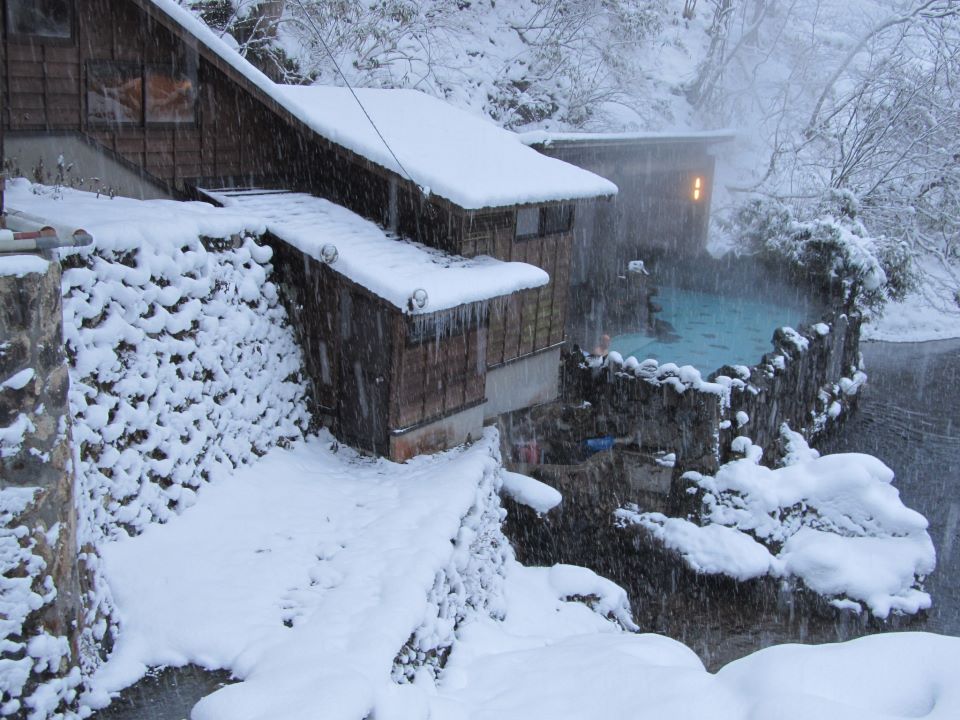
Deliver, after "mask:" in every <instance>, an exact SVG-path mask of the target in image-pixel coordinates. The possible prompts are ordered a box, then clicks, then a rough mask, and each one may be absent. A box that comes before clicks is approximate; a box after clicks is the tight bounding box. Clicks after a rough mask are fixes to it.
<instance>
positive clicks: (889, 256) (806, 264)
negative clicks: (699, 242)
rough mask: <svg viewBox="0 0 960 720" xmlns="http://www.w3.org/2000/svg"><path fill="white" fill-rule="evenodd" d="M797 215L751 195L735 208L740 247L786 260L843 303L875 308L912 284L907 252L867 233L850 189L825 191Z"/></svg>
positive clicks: (900, 296) (898, 296) (899, 244)
mask: <svg viewBox="0 0 960 720" xmlns="http://www.w3.org/2000/svg"><path fill="white" fill-rule="evenodd" d="M805 214H806V215H807V216H808V217H807V218H806V219H800V218H798V217H797V216H796V214H795V211H794V210H792V209H791V208H790V207H788V206H787V205H785V204H783V203H781V202H779V201H776V200H753V201H751V202H748V203H746V204H744V205H743V206H741V207H740V208H739V209H738V210H737V214H736V218H735V220H734V223H733V226H734V234H735V236H736V237H737V242H738V245H739V247H740V249H741V250H743V251H746V252H749V253H753V254H758V255H760V256H761V257H764V258H767V259H769V260H771V261H773V262H784V261H785V262H787V263H789V264H790V265H792V266H794V267H795V268H797V269H798V271H800V272H802V273H804V274H806V275H807V276H808V277H809V278H810V279H811V280H812V281H813V282H815V283H817V284H820V285H822V286H823V287H824V288H833V289H836V290H838V291H839V293H840V294H841V297H842V299H843V301H844V302H845V303H849V304H851V305H853V306H856V307H863V308H869V309H872V310H874V311H879V310H880V309H882V307H883V304H884V303H885V302H886V300H887V299H888V298H889V299H894V300H902V299H903V297H904V296H905V295H906V293H907V292H908V291H909V290H910V289H911V288H912V287H913V284H914V280H913V277H912V270H911V258H910V253H909V252H908V251H907V248H906V246H905V245H904V244H903V243H902V242H899V241H895V240H891V239H888V238H884V237H872V236H871V235H870V234H869V232H868V231H867V229H866V228H865V227H864V225H863V223H862V222H861V221H860V219H859V217H858V214H859V213H858V206H857V201H856V199H855V198H854V197H853V196H852V195H851V194H850V193H843V192H839V191H831V192H828V193H827V194H826V195H825V196H824V198H823V199H822V200H821V202H820V203H819V204H818V205H816V206H815V207H813V208H811V209H808V210H807V211H806V213H805Z"/></svg>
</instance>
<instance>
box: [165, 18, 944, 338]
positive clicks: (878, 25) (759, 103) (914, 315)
mask: <svg viewBox="0 0 960 720" xmlns="http://www.w3.org/2000/svg"><path fill="white" fill-rule="evenodd" d="M181 3H182V4H188V5H189V6H190V7H191V8H192V9H193V10H194V11H195V12H198V13H200V14H201V15H202V16H203V17H204V18H205V19H206V20H207V22H209V23H210V24H211V25H213V26H214V27H215V28H217V30H218V32H220V33H222V34H223V35H224V37H225V38H227V39H228V40H229V41H230V42H231V43H233V44H235V45H237V46H238V47H239V49H240V51H241V52H242V53H243V54H245V55H246V56H247V57H248V58H249V59H251V60H252V61H253V62H255V63H257V64H258V65H260V66H261V67H262V68H263V69H264V70H265V71H267V72H268V74H271V75H272V76H273V77H275V78H277V79H283V80H285V81H288V82H317V83H321V84H330V85H343V84H345V82H349V83H350V84H351V85H355V86H358V87H404V88H417V89H419V90H422V91H424V92H427V93H429V94H433V95H436V96H438V97H442V98H444V99H445V100H447V101H448V102H450V103H452V104H454V105H457V106H460V107H463V108H466V109H469V110H470V111H472V112H474V113H476V114H478V115H485V116H487V117H490V118H492V119H493V120H495V121H496V122H498V123H500V124H501V125H503V126H505V127H508V128H511V129H517V130H528V129H547V130H570V129H578V130H590V131H615V132H616V131H629V130H663V129H669V130H673V131H676V130H689V129H709V128H718V127H725V128H726V127H730V128H734V129H735V130H737V133H738V140H737V142H736V143H734V144H731V145H729V146H727V147H726V148H721V149H720V151H721V152H722V156H721V158H720V163H719V165H718V167H719V172H720V174H719V177H718V183H717V188H716V192H715V196H714V201H713V205H714V218H715V220H716V221H717V222H716V223H715V227H714V228H713V231H712V237H711V243H712V249H713V250H714V251H715V252H723V251H725V250H727V249H731V248H733V249H736V250H738V251H740V252H744V251H746V252H755V251H756V248H751V247H749V246H745V245H744V244H743V242H742V235H743V233H744V228H743V227H742V226H741V225H740V223H739V221H738V219H737V218H738V211H739V210H740V209H741V208H743V207H744V205H745V204H746V203H749V202H751V201H755V200H758V199H759V200H760V201H761V202H762V204H763V207H764V211H765V212H767V213H769V214H771V215H776V214H777V213H781V212H783V211H790V212H791V213H792V215H793V217H794V218H795V219H796V220H798V221H799V222H811V221H820V220H842V218H838V217H837V216H836V213H837V208H836V205H837V203H836V202H835V198H836V196H837V194H839V196H840V197H842V198H844V202H845V203H846V205H847V207H850V208H855V213H856V220H857V221H858V222H862V223H863V224H864V226H865V228H866V232H868V233H869V234H870V236H871V240H872V241H873V244H874V245H876V247H877V256H878V259H879V260H880V261H881V264H885V270H886V274H887V279H888V288H889V289H888V291H887V294H888V295H890V296H891V297H893V298H894V299H895V300H897V301H898V302H900V301H903V300H904V297H906V303H905V304H894V305H891V306H890V312H889V315H890V317H889V318H888V319H886V320H882V321H879V324H878V325H877V329H876V330H875V331H874V330H872V328H871V327H870V326H868V329H867V335H868V336H871V333H872V336H874V337H879V338H883V339H932V338H942V337H950V336H954V335H960V225H958V222H957V217H958V215H960V213H958V209H960V171H958V169H957V167H958V166H957V163H956V160H955V158H956V157H957V156H958V153H960V145H958V143H960V113H958V112H957V107H956V99H955V95H954V90H953V88H954V87H955V86H956V82H957V79H958V70H960V68H958V62H960V61H958V58H957V57H956V53H955V48H956V47H957V46H958V45H960V9H958V7H957V5H956V3H953V2H950V0H904V1H903V2H888V1H887V0H856V1H855V2H848V1H847V0H819V1H818V2H799V3H788V4H783V3H776V2H769V1H767V0H686V2H683V3H681V2H679V0H676V1H675V2H670V1H668V0H654V1H652V2H637V1H636V0H513V1H511V2H497V1H496V0H464V1H461V2H447V1H446V0H426V1H423V2H412V1H411V0H390V1H389V2H379V1H377V2H374V1H373V0H364V2H355V3H343V2H340V1H339V0H288V1H287V2H279V3H278V2H271V3H260V4H255V3H247V2H241V1H240V0H189V2H188V0H181ZM230 33H232V35H231V34H230ZM238 41H239V42H238Z"/></svg>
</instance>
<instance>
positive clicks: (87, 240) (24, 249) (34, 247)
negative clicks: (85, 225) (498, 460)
mask: <svg viewBox="0 0 960 720" xmlns="http://www.w3.org/2000/svg"><path fill="white" fill-rule="evenodd" d="M28 234H29V235H32V236H33V237H22V236H23V235H28ZM20 235H21V237H19V238H18V237H16V235H15V234H14V233H12V232H10V231H9V230H7V231H4V232H3V233H2V234H0V254H2V253H30V252H40V251H42V250H52V249H54V248H61V247H85V246H87V245H91V244H92V243H93V237H92V236H91V235H90V234H89V233H87V232H85V231H83V230H77V231H76V232H74V233H73V235H71V236H70V237H67V238H61V237H58V236H57V234H56V233H54V232H50V233H48V234H42V231H41V232H40V233H20Z"/></svg>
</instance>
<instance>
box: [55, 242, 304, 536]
mask: <svg viewBox="0 0 960 720" xmlns="http://www.w3.org/2000/svg"><path fill="white" fill-rule="evenodd" d="M160 238H163V239H160ZM214 242H216V241H208V243H214ZM223 244H224V243H223V242H222V241H221V245H223ZM269 259H270V250H269V248H264V247H260V246H258V245H257V244H256V242H255V241H254V239H253V238H252V237H245V238H244V239H243V240H242V241H238V242H237V247H230V246H229V243H227V247H226V248H225V249H223V250H221V251H219V252H211V251H210V250H208V249H207V247H205V246H204V242H203V241H202V240H201V238H199V237H193V238H192V239H188V240H186V241H185V242H175V241H172V242H171V241H168V240H167V239H166V238H165V236H162V235H161V236H160V237H159V238H158V239H157V241H156V242H152V243H151V242H147V243H143V244H141V245H139V246H138V247H136V248H133V249H129V248H124V249H112V250H102V249H101V250H94V251H92V252H89V253H86V254H84V255H78V256H74V257H73V258H68V264H69V265H72V267H70V269H66V270H65V271H64V273H63V293H64V302H63V312H64V337H65V342H66V346H67V352H68V356H69V359H70V380H71V383H70V404H71V410H72V414H73V418H74V431H73V432H74V439H75V442H76V444H77V447H78V448H79V478H80V488H81V494H82V498H81V503H82V507H83V509H84V512H85V515H86V519H87V520H89V522H90V523H91V524H92V527H93V528H94V533H95V535H97V534H100V535H105V536H112V535H114V534H116V533H118V532H122V531H124V530H126V531H128V532H133V533H136V532H138V531H139V530H141V529H142V528H143V527H144V526H145V525H146V524H148V523H150V522H153V521H158V520H159V521H163V520H166V519H168V518H169V517H171V516H172V514H173V513H174V512H176V511H177V510H179V509H181V508H183V507H186V506H189V505H190V504H191V503H192V502H193V499H194V496H195V493H196V490H197V488H198V487H199V486H200V485H201V484H202V483H203V482H205V481H206V480H209V479H211V478H212V477H213V476H214V475H215V474H216V473H217V472H219V471H223V470H228V469H231V468H233V467H235V466H237V465H241V464H243V463H246V462H248V461H249V460H250V459H252V458H253V457H255V456H257V455H262V454H263V453H264V452H266V450H267V449H269V448H270V447H272V446H274V445H277V444H278V443H281V442H283V441H284V440H286V439H289V438H297V437H300V436H301V432H302V430H303V429H304V428H305V427H306V423H307V415H306V411H305V410H304V405H303V403H302V400H303V395H304V385H303V382H302V380H301V377H300V369H301V362H300V352H299V349H298V347H297V345H296V344H295V342H294V340H293V335H292V333H291V331H290V329H289V328H288V327H287V320H286V315H285V312H284V310H283V308H282V306H281V305H280V302H279V299H278V294H277V288H276V286H275V285H274V284H273V283H272V282H271V281H270V280H269V279H268V274H269V272H270V265H269Z"/></svg>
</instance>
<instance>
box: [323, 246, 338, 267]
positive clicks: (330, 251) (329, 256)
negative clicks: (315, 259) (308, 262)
mask: <svg viewBox="0 0 960 720" xmlns="http://www.w3.org/2000/svg"><path fill="white" fill-rule="evenodd" d="M338 257H340V252H339V251H338V250H337V246H336V245H331V244H330V243H327V244H326V245H324V246H323V247H322V248H320V259H321V260H323V261H324V262H325V263H326V264H327V265H333V263H335V262H336V261H337V258H338Z"/></svg>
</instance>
